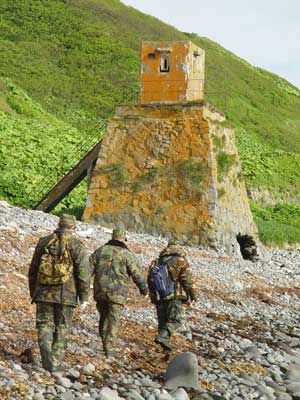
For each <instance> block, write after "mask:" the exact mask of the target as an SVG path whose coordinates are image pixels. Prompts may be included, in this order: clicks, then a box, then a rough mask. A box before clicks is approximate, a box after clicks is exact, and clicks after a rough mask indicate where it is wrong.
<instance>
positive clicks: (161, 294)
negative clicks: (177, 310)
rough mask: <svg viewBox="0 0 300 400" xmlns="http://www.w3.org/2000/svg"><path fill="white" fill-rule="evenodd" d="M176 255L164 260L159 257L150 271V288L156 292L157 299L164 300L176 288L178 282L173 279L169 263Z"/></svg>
mask: <svg viewBox="0 0 300 400" xmlns="http://www.w3.org/2000/svg"><path fill="white" fill-rule="evenodd" d="M174 258H176V256H173V257H171V258H169V260H168V261H164V260H163V259H162V258H159V259H158V260H157V261H156V262H155V263H154V265H153V266H152V268H151V269H150V271H149V277H148V282H149V289H150V290H151V291H152V292H155V293H156V297H157V300H163V299H164V298H165V297H168V296H169V295H170V294H171V293H174V292H175V290H176V284H175V282H174V281H173V279H172V277H171V275H170V272H169V268H168V264H169V263H170V262H171V261H173V259H174Z"/></svg>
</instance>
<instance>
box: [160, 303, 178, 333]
mask: <svg viewBox="0 0 300 400" xmlns="http://www.w3.org/2000/svg"><path fill="white" fill-rule="evenodd" d="M156 311H157V319H158V332H159V333H160V332H161V331H165V330H166V331H168V332H169V334H170V335H172V334H173V333H175V332H178V331H180V330H181V324H182V302H181V301H180V300H176V299H174V300H165V301H161V302H159V303H158V304H156Z"/></svg>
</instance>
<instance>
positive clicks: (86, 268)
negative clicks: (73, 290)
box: [70, 239, 93, 302]
mask: <svg viewBox="0 0 300 400" xmlns="http://www.w3.org/2000/svg"><path fill="white" fill-rule="evenodd" d="M70 250H71V255H72V259H73V263H74V270H75V278H76V285H77V294H78V297H79V300H80V302H84V301H87V300H88V297H89V288H90V282H91V277H92V274H93V269H92V267H91V265H90V263H89V257H88V253H87V251H86V248H85V247H84V245H83V243H81V241H80V240H78V239H73V240H72V241H71V248H70Z"/></svg>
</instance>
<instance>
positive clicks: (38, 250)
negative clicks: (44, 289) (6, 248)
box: [28, 239, 43, 298]
mask: <svg viewBox="0 0 300 400" xmlns="http://www.w3.org/2000/svg"><path fill="white" fill-rule="evenodd" d="M41 242H42V241H41V239H40V240H39V241H38V244H37V245H36V247H35V250H34V253H33V256H32V259H31V263H30V266H29V271H28V283H29V293H30V297H31V298H32V297H33V295H34V291H35V287H36V280H37V274H38V267H39V263H40V259H41V256H42V254H43V249H42V246H41Z"/></svg>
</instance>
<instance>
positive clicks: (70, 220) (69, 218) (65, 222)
mask: <svg viewBox="0 0 300 400" xmlns="http://www.w3.org/2000/svg"><path fill="white" fill-rule="evenodd" d="M58 225H59V226H61V227H64V226H74V225H76V218H75V216H74V215H70V214H62V215H61V216H60V217H59V222H58Z"/></svg>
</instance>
